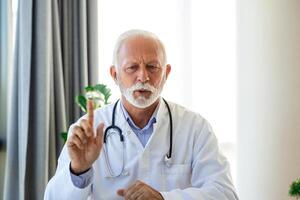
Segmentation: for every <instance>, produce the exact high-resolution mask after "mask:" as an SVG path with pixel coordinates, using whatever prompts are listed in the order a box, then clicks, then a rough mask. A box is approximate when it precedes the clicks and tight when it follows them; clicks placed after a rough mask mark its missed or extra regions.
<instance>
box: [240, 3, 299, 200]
mask: <svg viewBox="0 0 300 200" xmlns="http://www.w3.org/2000/svg"><path fill="white" fill-rule="evenodd" d="M237 8H238V15H237V18H238V70H239V71H238V117H237V118H238V131H237V132H238V138H237V144H238V159H237V163H238V171H237V173H238V174H237V185H238V192H239V195H240V199H242V200H286V199H288V188H289V185H290V183H291V182H292V181H293V180H295V179H296V178H299V177H300V1H299V0H277V1H276V0H240V1H238V7H237Z"/></svg>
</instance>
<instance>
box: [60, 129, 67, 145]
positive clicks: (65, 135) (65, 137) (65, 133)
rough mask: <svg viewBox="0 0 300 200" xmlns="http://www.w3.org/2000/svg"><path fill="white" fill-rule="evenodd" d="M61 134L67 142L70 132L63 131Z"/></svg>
mask: <svg viewBox="0 0 300 200" xmlns="http://www.w3.org/2000/svg"><path fill="white" fill-rule="evenodd" d="M60 135H61V137H62V138H63V140H64V143H66V141H67V138H68V133H67V132H61V133H60Z"/></svg>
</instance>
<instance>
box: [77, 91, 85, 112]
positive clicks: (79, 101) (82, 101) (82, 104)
mask: <svg viewBox="0 0 300 200" xmlns="http://www.w3.org/2000/svg"><path fill="white" fill-rule="evenodd" d="M75 101H76V103H77V104H78V105H79V107H80V108H81V110H82V111H83V112H85V113H86V98H85V96H83V95H78V96H76V99H75Z"/></svg>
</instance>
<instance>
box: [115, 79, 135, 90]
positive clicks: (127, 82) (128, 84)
mask: <svg viewBox="0 0 300 200" xmlns="http://www.w3.org/2000/svg"><path fill="white" fill-rule="evenodd" d="M117 82H118V85H120V84H122V86H123V87H125V88H129V87H131V86H132V85H133V84H134V80H131V79H130V78H128V77H124V76H120V77H118V81H117Z"/></svg>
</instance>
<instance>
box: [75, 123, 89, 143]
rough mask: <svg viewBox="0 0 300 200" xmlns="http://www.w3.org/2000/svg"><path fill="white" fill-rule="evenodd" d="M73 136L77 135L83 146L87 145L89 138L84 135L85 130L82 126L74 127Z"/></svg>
mask: <svg viewBox="0 0 300 200" xmlns="http://www.w3.org/2000/svg"><path fill="white" fill-rule="evenodd" d="M73 134H75V135H77V136H78V137H79V138H80V140H81V142H82V143H83V144H86V143H87V136H86V134H85V133H84V130H83V129H82V128H81V127H80V126H75V127H74V129H73Z"/></svg>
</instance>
